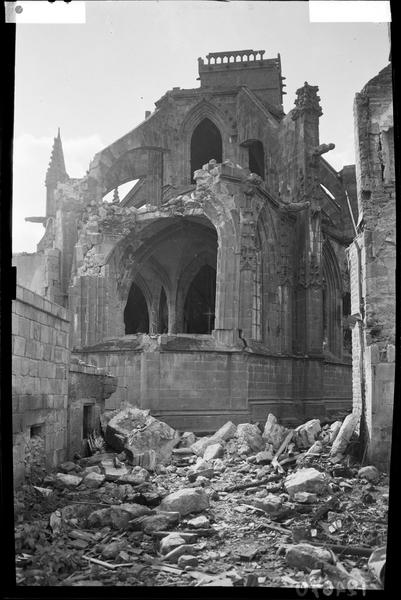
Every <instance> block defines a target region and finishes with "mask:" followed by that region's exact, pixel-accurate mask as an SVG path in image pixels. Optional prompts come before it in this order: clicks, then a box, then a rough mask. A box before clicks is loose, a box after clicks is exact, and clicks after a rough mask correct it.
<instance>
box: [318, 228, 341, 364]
mask: <svg viewBox="0 0 401 600" xmlns="http://www.w3.org/2000/svg"><path fill="white" fill-rule="evenodd" d="M322 273H323V300H322V310H323V350H326V351H329V352H330V353H331V354H334V355H335V356H339V357H341V355H342V346H343V343H342V337H343V336H342V278H341V272H340V267H339V265H338V261H337V257H336V254H335V252H334V250H333V247H332V245H331V244H330V242H329V240H328V239H326V240H325V241H324V242H323V248H322Z"/></svg>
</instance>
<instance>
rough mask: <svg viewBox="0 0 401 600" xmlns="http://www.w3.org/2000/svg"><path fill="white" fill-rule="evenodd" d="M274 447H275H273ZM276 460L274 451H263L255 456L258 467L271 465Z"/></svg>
mask: <svg viewBox="0 0 401 600" xmlns="http://www.w3.org/2000/svg"><path fill="white" fill-rule="evenodd" d="M271 447H273V446H271ZM273 458H274V454H273V452H272V450H270V449H268V450H262V451H261V452H258V453H257V454H256V455H255V462H256V464H257V465H267V464H269V463H271V461H272V460H273Z"/></svg>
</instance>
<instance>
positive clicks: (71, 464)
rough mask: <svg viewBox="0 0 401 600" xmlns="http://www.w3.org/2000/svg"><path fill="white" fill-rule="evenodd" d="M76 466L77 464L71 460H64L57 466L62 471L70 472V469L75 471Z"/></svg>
mask: <svg viewBox="0 0 401 600" xmlns="http://www.w3.org/2000/svg"><path fill="white" fill-rule="evenodd" d="M76 468H77V465H76V464H75V463H74V462H72V461H67V462H64V463H62V464H61V465H60V466H59V469H60V471H61V472H62V473H71V472H72V471H75V470H76Z"/></svg>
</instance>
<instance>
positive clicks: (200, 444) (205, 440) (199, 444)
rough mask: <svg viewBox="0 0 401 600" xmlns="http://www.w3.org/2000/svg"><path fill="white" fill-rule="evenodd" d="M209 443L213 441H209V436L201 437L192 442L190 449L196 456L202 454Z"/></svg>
mask: <svg viewBox="0 0 401 600" xmlns="http://www.w3.org/2000/svg"><path fill="white" fill-rule="evenodd" d="M209 444H213V442H211V441H210V437H201V438H199V440H197V441H196V442H195V443H194V444H192V446H191V450H192V451H193V453H194V454H196V455H197V456H203V454H204V452H205V450H206V448H207V447H208V445H209Z"/></svg>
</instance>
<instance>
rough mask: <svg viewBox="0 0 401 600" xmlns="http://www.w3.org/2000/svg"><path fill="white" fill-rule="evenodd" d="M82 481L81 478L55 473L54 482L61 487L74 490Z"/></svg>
mask: <svg viewBox="0 0 401 600" xmlns="http://www.w3.org/2000/svg"><path fill="white" fill-rule="evenodd" d="M81 481H82V477H77V475H69V474H67V473H57V475H56V478H55V482H56V483H57V484H58V485H61V486H62V487H67V488H76V487H77V486H78V485H79V484H80V483H81Z"/></svg>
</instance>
